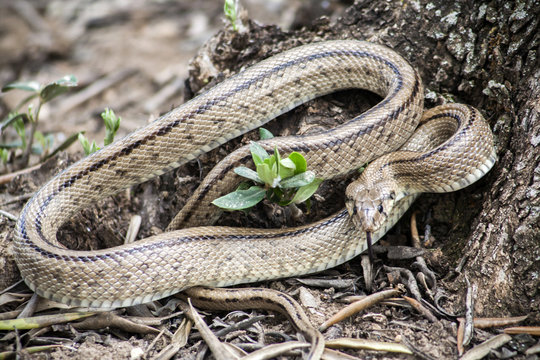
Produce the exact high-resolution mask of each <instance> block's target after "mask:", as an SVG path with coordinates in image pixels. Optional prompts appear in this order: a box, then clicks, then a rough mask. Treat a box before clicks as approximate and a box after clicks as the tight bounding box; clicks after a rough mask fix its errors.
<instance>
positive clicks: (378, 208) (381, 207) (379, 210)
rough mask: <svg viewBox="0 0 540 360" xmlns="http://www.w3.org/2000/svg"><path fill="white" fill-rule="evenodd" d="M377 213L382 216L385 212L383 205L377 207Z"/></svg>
mask: <svg viewBox="0 0 540 360" xmlns="http://www.w3.org/2000/svg"><path fill="white" fill-rule="evenodd" d="M377 211H378V212H379V213H381V214H382V212H383V211H384V209H383V206H382V204H379V206H377Z"/></svg>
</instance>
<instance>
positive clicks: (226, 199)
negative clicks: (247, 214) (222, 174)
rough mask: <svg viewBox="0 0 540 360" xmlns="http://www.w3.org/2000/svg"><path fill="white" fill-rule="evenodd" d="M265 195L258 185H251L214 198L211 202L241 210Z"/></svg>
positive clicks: (228, 208)
mask: <svg viewBox="0 0 540 360" xmlns="http://www.w3.org/2000/svg"><path fill="white" fill-rule="evenodd" d="M265 195H266V190H265V189H264V188H261V187H260V186H252V187H250V188H249V189H247V190H237V191H235V192H232V193H230V194H227V195H225V196H222V197H220V198H217V199H215V200H214V201H212V204H214V205H216V206H218V207H220V208H222V209H227V210H242V209H247V208H250V207H253V206H255V205H257V203H259V202H260V201H261V200H262V199H264V197H265Z"/></svg>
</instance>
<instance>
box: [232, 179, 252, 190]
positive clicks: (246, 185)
mask: <svg viewBox="0 0 540 360" xmlns="http://www.w3.org/2000/svg"><path fill="white" fill-rule="evenodd" d="M251 186H253V185H252V184H250V183H248V182H247V181H244V182H241V183H240V184H238V187H237V188H236V190H247V189H249V188H250V187H251Z"/></svg>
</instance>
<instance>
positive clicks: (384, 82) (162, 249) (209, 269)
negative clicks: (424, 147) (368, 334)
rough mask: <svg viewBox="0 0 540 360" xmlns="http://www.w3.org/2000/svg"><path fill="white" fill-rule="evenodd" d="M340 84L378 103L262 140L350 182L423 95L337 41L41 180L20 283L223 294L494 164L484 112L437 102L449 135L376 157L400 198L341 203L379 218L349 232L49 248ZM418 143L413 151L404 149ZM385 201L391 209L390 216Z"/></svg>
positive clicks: (385, 62)
mask: <svg viewBox="0 0 540 360" xmlns="http://www.w3.org/2000/svg"><path fill="white" fill-rule="evenodd" d="M349 88H362V89H366V90H369V91H372V92H374V93H376V94H378V95H380V96H381V97H382V101H381V102H380V103H378V104H377V105H375V106H374V107H373V108H371V109H369V110H368V111H367V112H365V113H363V114H361V115H359V116H357V117H355V118H353V119H351V120H349V121H347V122H346V123H344V124H342V125H340V126H338V127H336V128H333V129H330V130H326V131H324V132H321V133H317V134H312V135H305V136H296V137H284V138H279V139H271V140H267V141H265V142H262V145H263V146H264V147H265V148H267V149H269V150H272V149H273V147H274V146H275V145H276V146H278V148H279V149H280V152H281V153H282V154H287V153H290V152H291V151H298V152H300V153H302V154H303V155H304V156H305V157H306V159H307V162H308V166H309V167H310V169H313V170H314V171H315V172H316V174H317V176H318V177H322V178H325V179H329V178H332V177H335V176H338V175H343V174H350V173H352V172H354V171H356V169H357V168H359V167H360V166H361V165H363V164H365V163H366V162H369V161H372V160H374V159H377V158H379V157H381V156H382V155H384V154H388V153H390V152H393V151H395V150H397V149H398V148H399V147H400V146H401V145H402V144H403V143H405V142H406V141H407V140H408V139H409V138H411V136H412V134H413V132H414V131H415V129H416V128H417V125H418V123H419V121H420V118H421V114H422V112H423V86H422V83H421V80H420V78H419V76H418V74H417V72H416V71H415V70H414V69H413V68H412V67H411V66H410V65H409V64H408V63H407V62H406V61H405V60H404V59H403V58H401V57H400V56H399V55H398V54H396V53H395V52H394V51H392V50H390V49H388V48H386V47H384V46H381V45H375V44H371V43H367V42H362V41H355V40H336V41H326V42H320V43H314V44H308V45H304V46H300V47H297V48H294V49H292V50H289V51H286V52H283V53H281V54H278V55H275V56H273V57H271V58H268V59H266V60H264V61H261V62H260V63H257V64H256V65H254V66H252V67H250V68H248V69H246V70H244V71H242V72H240V73H238V74H237V75H235V76H232V77H231V78H229V79H227V80H225V81H223V82H222V83H220V84H218V85H217V86H215V87H213V88H211V89H210V90H208V91H207V92H205V93H204V94H202V95H200V96H198V97H196V98H194V99H192V100H190V101H188V102H186V103H185V104H183V105H181V106H179V107H178V108H176V109H174V110H172V111H171V112H169V113H167V114H165V115H164V116H162V117H160V118H159V119H158V120H156V121H154V122H152V123H150V124H149V125H147V126H145V127H144V128H141V129H139V130H137V131H135V132H134V133H132V134H130V135H129V136H127V137H125V138H123V139H121V140H119V141H116V142H115V143H113V144H111V145H109V146H107V147H105V148H103V149H101V150H100V151H98V152H96V153H94V154H92V155H90V156H88V157H87V158H84V159H82V160H81V161H79V162H77V163H75V164H74V165H72V166H71V167H69V168H68V169H66V170H64V171H63V172H61V173H60V174H58V175H57V176H55V177H54V178H53V179H51V180H50V181H49V182H48V183H47V184H46V185H44V186H43V187H42V188H41V189H40V190H39V191H38V192H37V193H36V194H35V195H34V196H33V197H32V198H31V199H30V200H29V202H28V203H27V204H26V206H25V207H24V209H23V210H22V212H21V214H20V217H19V220H18V222H17V225H16V235H15V247H14V249H15V260H16V262H17V265H18V267H19V269H20V271H21V274H22V277H23V278H24V281H25V282H26V284H27V285H28V286H29V287H30V288H31V289H32V290H33V291H35V292H36V293H37V294H39V295H41V296H43V297H46V298H49V299H53V300H56V301H59V302H63V303H66V304H72V305H81V306H90V307H100V308H110V307H120V306H128V305H133V304H138V303H144V302H148V301H151V300H154V299H159V298H162V297H165V296H168V295H170V294H173V293H176V292H179V291H182V290H184V289H187V288H190V287H193V286H199V285H201V286H216V287H223V286H228V285H234V284H239V283H249V282H255V281H259V280H266V279H276V278H283V277H289V276H296V275H301V274H307V273H312V272H317V271H321V270H324V269H327V268H330V267H333V266H335V265H338V264H340V263H343V262H345V261H347V260H349V259H351V258H352V257H354V256H356V255H357V254H359V253H361V252H362V251H364V250H365V248H366V240H365V239H366V237H365V233H366V231H368V230H369V231H370V232H371V233H372V235H373V239H374V241H376V240H377V239H378V238H379V237H381V236H382V235H383V234H384V233H385V232H386V231H387V230H388V229H389V228H390V227H391V226H392V225H393V224H394V223H395V222H396V221H397V219H399V217H400V216H401V215H402V214H403V212H404V211H405V210H406V208H407V207H408V205H410V202H411V201H412V199H413V198H414V193H415V192H416V191H421V192H426V191H435V192H437V191H444V192H445V191H453V190H457V189H459V188H462V187H464V186H467V185H468V184H470V183H472V182H474V181H476V180H477V179H478V178H480V177H481V176H482V175H483V174H485V173H486V172H487V171H488V170H489V169H490V168H491V167H492V165H493V163H494V162H495V153H494V145H493V138H492V135H491V132H490V129H489V127H488V126H487V124H486V123H485V121H484V120H483V119H482V116H481V115H480V113H479V112H478V111H477V110H475V109H473V108H472V107H469V106H465V105H447V106H443V107H441V108H436V109H435V110H432V111H431V112H430V113H429V114H428V116H427V117H428V118H429V119H435V120H437V119H441V120H445V121H446V123H445V124H447V123H448V122H450V124H451V125H435V128H436V131H439V130H441V129H442V130H441V131H443V132H447V133H449V135H453V136H452V137H451V138H450V139H449V140H447V141H446V142H444V143H442V144H437V145H438V146H436V147H435V148H434V149H431V150H430V151H428V152H424V153H419V152H417V151H412V150H408V151H405V152H398V153H393V154H390V155H385V156H386V158H384V159H386V160H383V163H382V164H379V162H380V161H379V160H377V164H379V165H380V166H379V167H380V169H382V170H380V169H379V171H377V170H374V171H370V172H369V174H370V175H369V176H367V175H366V176H365V177H366V178H369V179H368V180H367V182H371V183H375V184H376V186H375V187H376V188H377V187H380V186H378V185H377V184H378V182H377V181H375V180H373V179H375V178H376V177H377V176H385V177H386V176H390V177H393V176H394V175H395V174H397V175H399V176H400V177H402V178H403V179H405V180H406V183H405V185H403V186H402V187H401V188H402V191H398V192H396V191H394V190H390V193H389V194H388V193H387V194H386V195H383V196H382V197H383V201H384V206H385V207H384V208H382V205H381V206H379V205H376V204H375V205H373V204H372V205H369V206H371V208H369V209H367V210H362V209H360V208H357V206H362V205H361V201H360V200H349V201H348V203H347V204H348V207H349V210H350V212H351V213H353V214H354V215H355V216H356V215H358V216H359V218H360V217H361V216H366V217H368V218H370V217H371V218H373V217H375V218H377V219H378V220H376V221H373V222H372V223H371V222H370V220H365V219H364V220H358V219H356V217H355V220H354V223H357V224H358V225H359V226H360V227H357V226H355V224H354V223H353V220H352V219H351V216H350V215H349V212H348V211H347V210H343V211H340V212H338V213H337V214H335V215H333V216H330V217H328V218H326V219H323V220H320V221H318V222H316V223H314V224H310V225H306V226H301V227H298V228H290V229H241V228H229V227H192V228H187V229H182V230H174V231H171V232H166V233H163V234H160V235H157V236H153V237H150V238H146V239H143V240H140V241H137V242H135V243H132V244H129V245H123V246H118V247H114V248H110V249H103V250H95V251H74V250H69V249H66V248H65V247H63V246H62V245H61V244H59V243H58V241H57V240H56V233H57V231H58V229H59V227H60V226H61V225H62V224H64V223H65V222H66V221H67V220H68V219H69V218H70V217H71V216H72V215H73V214H74V213H76V212H77V211H79V210H81V209H82V208H84V207H86V206H88V205H89V204H91V203H95V202H96V201H98V200H100V199H102V198H104V197H106V196H109V195H111V194H114V193H117V192H118V191H119V190H121V189H124V188H126V187H129V186H132V185H134V184H137V183H140V182H142V181H145V180H147V179H150V178H152V177H155V176H157V175H160V174H163V173H164V172H166V171H169V170H171V169H173V168H176V167H178V166H180V165H182V164H184V163H186V162H188V161H190V160H193V159H195V158H197V157H198V156H199V155H201V154H203V153H205V152H207V151H209V150H211V149H213V148H215V147H217V146H219V145H220V144H223V143H224V142H226V141H228V140H230V139H231V138H234V137H237V136H239V135H241V134H243V133H246V132H247V131H249V130H251V129H254V128H256V127H259V126H260V125H262V124H264V123H265V122H267V121H269V120H271V119H273V118H275V117H276V116H278V115H279V114H282V113H284V112H286V111H288V110H290V109H291V108H293V107H295V106H297V105H298V104H301V103H304V102H306V101H308V100H310V99H313V98H315V97H318V96H321V95H324V94H327V93H330V92H334V91H336V90H340V89H349ZM424 118H426V116H424ZM452 124H453V125H452ZM425 135H426V134H423V135H419V136H424V137H425ZM429 136H430V135H429V134H427V137H428V138H429ZM413 138H414V137H413ZM415 141H416V140H412V141H410V142H409V143H410V144H411V145H410V148H411V149H413V150H414V146H415V145H414V143H415ZM420 148H421V147H420ZM388 156H390V158H388ZM245 157H246V153H245V151H244V150H239V151H237V152H234V153H233V154H231V155H229V156H228V157H227V158H226V159H225V160H224V161H223V162H222V163H220V164H219V165H218V166H217V167H216V169H214V170H213V171H212V172H211V174H210V175H209V180H206V181H205V182H204V183H203V184H202V185H201V187H200V189H199V190H198V191H197V192H196V193H195V195H194V196H193V199H194V200H192V201H190V202H188V205H187V206H186V208H185V209H184V210H183V212H181V214H182V215H180V216H179V217H178V216H177V219H180V220H176V223H175V224H173V225H172V226H171V228H176V227H178V225H179V224H180V223H183V224H186V223H187V224H191V225H201V224H202V223H204V222H206V221H207V219H205V218H204V216H203V215H202V213H201V210H200V208H198V206H199V205H200V206H201V208H202V209H204V207H205V206H207V205H205V204H207V203H208V201H207V200H206V199H208V198H210V199H211V198H212V196H214V195H215V193H216V191H217V192H219V191H223V190H222V188H230V187H231V186H234V184H235V182H236V181H237V180H231V179H232V178H233V177H234V175H230V174H231V171H230V169H232V168H233V167H235V166H236V165H237V164H238V163H241V162H242V161H243V160H242V159H244V158H245ZM390 165H391V166H390ZM368 169H369V167H368ZM391 169H396V170H391ZM392 171H394V172H392ZM366 172H367V171H366ZM363 177H364V176H363ZM370 179H371V180H370ZM415 181H416V182H415ZM383 182H384V183H385V184H387V183H389V182H388V181H386V180H384V181H383ZM231 184H232V185H231ZM414 184H418V185H414ZM216 187H217V188H219V190H215V188H216ZM349 192H350V193H351V194H353V193H354V194H357V193H358V194H364V195H367V197H368V202H371V203H373V202H374V201H376V199H375V198H376V197H377V195H374V192H373V191H371V190H366V188H365V187H362V186H361V185H355V186H353V185H351V188H350V191H349V190H348V193H349ZM213 194H214V195H213ZM390 200H391V201H393V202H395V207H394V208H393V209H391V206H393V205H394V204H393V203H392V204H390V203H389V201H390ZM203 203H204V204H203ZM381 217H383V218H382V219H381ZM201 219H202V220H201ZM198 222H200V223H201V224H198ZM375 223H376V224H375ZM375 227H377V228H375Z"/></svg>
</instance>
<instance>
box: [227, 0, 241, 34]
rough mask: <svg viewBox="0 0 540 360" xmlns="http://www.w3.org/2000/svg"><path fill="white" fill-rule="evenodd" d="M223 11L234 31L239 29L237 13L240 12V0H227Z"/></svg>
mask: <svg viewBox="0 0 540 360" xmlns="http://www.w3.org/2000/svg"><path fill="white" fill-rule="evenodd" d="M223 12H224V13H225V16H226V17H227V19H229V21H230V22H231V25H232V27H233V30H234V31H237V29H238V28H237V25H236V14H237V12H238V0H225V4H224V5H223Z"/></svg>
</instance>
